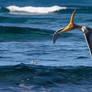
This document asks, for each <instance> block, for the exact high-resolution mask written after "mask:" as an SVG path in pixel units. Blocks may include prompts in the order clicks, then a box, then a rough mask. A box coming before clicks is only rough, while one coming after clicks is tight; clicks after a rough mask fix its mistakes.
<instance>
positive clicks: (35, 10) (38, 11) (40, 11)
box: [7, 5, 67, 14]
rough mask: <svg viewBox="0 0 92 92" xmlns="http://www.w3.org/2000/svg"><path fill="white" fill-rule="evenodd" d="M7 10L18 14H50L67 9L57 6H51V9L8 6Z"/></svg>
mask: <svg viewBox="0 0 92 92" xmlns="http://www.w3.org/2000/svg"><path fill="white" fill-rule="evenodd" d="M7 9H8V10H9V11H10V12H16V13H30V14H48V13H52V12H55V11H59V10H62V9H67V7H61V6H57V5H56V6H51V7H33V6H26V7H19V6H8V7H7Z"/></svg>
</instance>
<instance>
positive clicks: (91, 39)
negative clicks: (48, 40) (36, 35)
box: [53, 10, 92, 56]
mask: <svg viewBox="0 0 92 92" xmlns="http://www.w3.org/2000/svg"><path fill="white" fill-rule="evenodd" d="M75 13H76V10H74V12H73V14H72V16H71V20H70V24H69V25H68V26H66V27H65V28H63V29H61V30H59V31H56V32H55V33H54V35H53V43H55V42H56V39H57V37H58V35H59V34H62V33H63V32H67V31H71V30H74V29H80V30H81V31H82V32H83V33H84V36H85V40H86V42H87V45H88V48H89V50H90V54H91V56H92V28H89V27H86V26H80V25H76V24H75V23H74V15H75Z"/></svg>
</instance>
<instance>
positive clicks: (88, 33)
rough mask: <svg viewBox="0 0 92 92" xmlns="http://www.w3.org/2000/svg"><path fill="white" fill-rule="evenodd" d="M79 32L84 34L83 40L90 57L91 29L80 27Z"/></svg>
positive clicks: (91, 50) (91, 49)
mask: <svg viewBox="0 0 92 92" xmlns="http://www.w3.org/2000/svg"><path fill="white" fill-rule="evenodd" d="M81 30H82V31H83V33H84V36H85V40H86V42H87V45H88V48H89V51H90V55H91V56H92V29H91V28H87V27H85V26H82V28H81Z"/></svg>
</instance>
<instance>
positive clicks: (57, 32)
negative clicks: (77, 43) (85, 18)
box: [53, 10, 80, 43]
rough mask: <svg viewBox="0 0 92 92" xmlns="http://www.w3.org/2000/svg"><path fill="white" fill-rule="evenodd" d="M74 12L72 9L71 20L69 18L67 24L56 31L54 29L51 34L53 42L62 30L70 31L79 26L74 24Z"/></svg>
mask: <svg viewBox="0 0 92 92" xmlns="http://www.w3.org/2000/svg"><path fill="white" fill-rule="evenodd" d="M75 13H76V10H74V12H73V13H72V16H71V20H70V23H69V24H68V26H66V27H65V28H63V29H60V30H58V31H56V32H55V33H54V35H53V43H55V42H56V39H57V38H58V35H59V34H62V33H64V32H68V31H71V30H74V29H76V28H79V27H80V26H78V25H76V24H74V15H75Z"/></svg>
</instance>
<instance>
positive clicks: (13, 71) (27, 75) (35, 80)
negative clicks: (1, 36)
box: [0, 64, 92, 86]
mask: <svg viewBox="0 0 92 92" xmlns="http://www.w3.org/2000/svg"><path fill="white" fill-rule="evenodd" d="M0 81H8V82H9V81H10V82H13V83H15V84H21V83H23V84H26V83H29V84H33V85H39V86H40V85H42V86H55V85H56V84H68V83H72V84H77V83H78V84H82V83H86V84H89V83H90V84H91V85H92V67H87V66H78V67H73V66H62V67H53V66H40V65H31V64H30V65H26V64H19V65H15V66H0Z"/></svg>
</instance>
